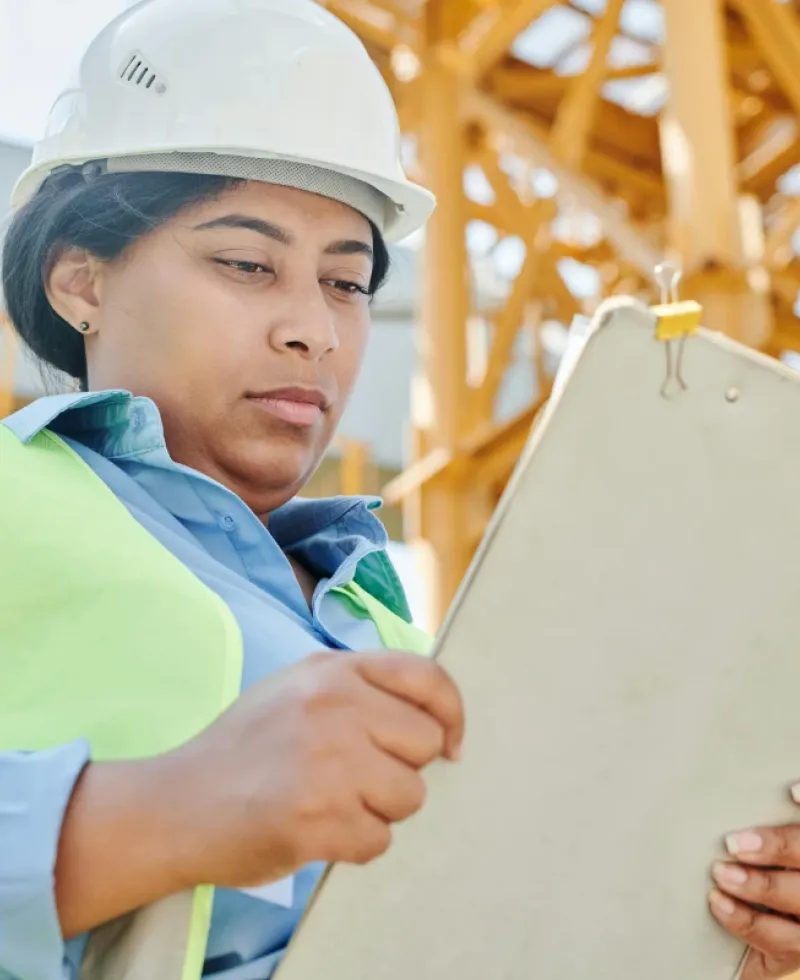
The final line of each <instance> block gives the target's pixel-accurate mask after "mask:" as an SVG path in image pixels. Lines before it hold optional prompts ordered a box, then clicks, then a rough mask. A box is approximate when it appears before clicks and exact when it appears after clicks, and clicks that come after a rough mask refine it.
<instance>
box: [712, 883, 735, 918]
mask: <svg viewBox="0 0 800 980" xmlns="http://www.w3.org/2000/svg"><path fill="white" fill-rule="evenodd" d="M708 900H709V902H710V903H711V907H712V908H713V909H714V911H715V912H718V913H719V914H720V915H726V916H727V915H733V913H734V912H735V911H736V906H735V905H734V904H733V902H732V901H731V900H730V899H729V898H728V897H727V896H726V895H723V894H722V892H718V891H717V890H716V889H714V891H712V892H711V894H710V895H709V896H708Z"/></svg>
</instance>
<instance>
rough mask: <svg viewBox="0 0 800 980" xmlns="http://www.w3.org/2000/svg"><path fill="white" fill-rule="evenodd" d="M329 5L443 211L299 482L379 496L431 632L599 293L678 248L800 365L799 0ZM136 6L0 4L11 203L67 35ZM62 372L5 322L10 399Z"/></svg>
mask: <svg viewBox="0 0 800 980" xmlns="http://www.w3.org/2000/svg"><path fill="white" fill-rule="evenodd" d="M323 5H324V6H326V7H328V8H329V9H330V10H332V11H333V12H334V13H336V14H337V15H338V16H340V17H341V18H342V19H343V20H344V21H345V22H346V23H347V24H348V25H349V26H350V27H352V28H353V29H354V30H355V31H356V32H357V33H358V34H359V35H360V36H361V38H362V40H363V41H364V43H365V44H366V46H367V48H368V50H369V52H370V54H371V55H372V57H373V58H374V60H375V62H376V63H377V65H378V66H379V68H380V69H381V71H382V73H383V75H384V77H385V78H386V80H387V82H388V83H389V85H390V87H391V89H392V92H393V93H394V96H395V99H396V102H397V105H398V108H399V111H400V116H401V122H402V127H403V134H404V136H403V152H404V155H405V163H406V167H407V170H408V173H409V175H410V176H411V177H412V178H413V179H416V180H418V181H420V182H421V183H423V184H426V185H427V186H428V187H430V188H431V189H432V190H433V191H434V192H435V193H436V194H437V196H438V198H439V202H440V203H439V208H438V210H437V212H436V215H435V217H434V219H433V221H432V223H431V225H430V226H429V227H428V230H427V232H426V234H425V236H424V237H423V236H418V237H415V238H414V239H411V240H407V241H406V242H404V243H402V244H401V245H400V246H399V247H397V248H395V249H394V250H393V272H392V276H391V278H390V281H389V283H388V285H387V286H386V287H385V288H384V290H383V291H382V293H381V294H380V295H379V296H378V298H377V300H376V302H375V305H374V311H373V313H374V329H373V333H372V337H371V341H370V347H369V350H368V355H367V359H366V363H365V367H364V371H363V374H362V377H361V380H360V383H359V386H358V388H357V390H356V393H355V395H354V397H353V400H352V403H351V405H350V407H349V410H348V413H347V415H346V417H345V421H344V424H343V426H342V430H341V433H340V439H339V440H338V441H337V443H336V445H335V446H333V447H332V449H331V452H330V455H329V458H328V459H326V460H325V462H324V463H323V465H322V467H321V468H320V470H319V471H318V473H317V475H316V477H315V478H314V480H313V482H312V484H311V486H310V487H309V488H308V493H309V494H312V495H329V494H334V493H369V494H373V493H375V494H377V493H381V494H383V496H384V497H385V500H386V504H387V506H386V507H385V509H384V511H383V517H384V520H385V523H386V526H387V528H388V530H389V533H390V535H391V537H392V539H393V542H394V545H393V552H394V556H395V558H396V560H397V562H398V565H399V568H400V572H401V575H402V576H403V578H404V579H405V581H406V583H407V585H408V588H409V592H410V600H411V604H412V608H413V609H414V612H415V614H416V616H417V619H418V620H419V621H420V622H421V623H422V624H423V625H426V626H428V627H431V628H433V627H435V626H436V625H437V623H438V622H439V621H440V619H441V616H442V614H443V612H444V610H445V609H446V607H447V604H448V603H449V601H450V599H451V598H452V596H453V594H454V592H455V590H456V588H457V586H458V583H459V582H460V580H461V578H462V576H463V574H464V572H465V570H466V568H467V566H468V564H469V562H470V560H471V558H472V555H473V553H474V550H475V547H476V545H477V543H478V542H479V540H480V538H481V536H482V534H483V532H484V530H485V528H486V525H487V522H488V521H489V520H490V518H491V515H492V512H493V510H494V508H495V506H496V504H497V501H498V499H499V496H500V494H501V493H502V491H503V488H504V486H505V484H506V481H507V480H508V477H509V475H510V473H511V471H512V469H513V467H514V464H515V462H516V460H517V459H518V457H519V454H520V451H521V449H522V447H523V445H524V442H525V439H526V438H527V434H528V432H529V430H530V426H531V423H532V421H533V419H534V416H535V414H536V412H537V411H538V410H539V408H540V407H541V406H542V404H543V402H544V400H545V399H546V398H547V396H548V393H549V391H550V388H551V385H552V382H553V377H554V374H555V372H556V370H557V368H558V364H559V361H560V359H561V357H562V355H563V353H564V350H565V347H566V344H567V342H568V338H569V337H570V330H571V329H573V330H576V331H579V330H580V329H581V326H582V325H583V324H584V323H585V321H584V320H583V319H582V318H583V317H585V316H587V315H591V313H592V311H593V309H594V308H595V307H596V305H597V304H598V302H600V300H602V299H603V298H605V297H607V296H610V295H613V294H619V293H624V294H631V295H636V296H639V297H640V298H642V299H643V300H645V301H648V302H652V301H656V300H657V299H658V298H659V296H658V289H657V285H656V280H655V271H654V270H655V267H656V265H657V264H658V263H659V262H661V261H662V260H663V259H664V258H668V259H670V260H672V261H676V262H677V263H678V264H679V265H680V267H681V268H682V270H683V273H684V278H683V282H682V286H681V293H682V297H683V298H693V299H697V300H699V301H700V302H701V303H702V304H703V306H704V310H705V324H706V326H708V327H711V328H712V329H715V330H721V331H724V332H726V333H728V334H730V335H731V336H733V337H735V338H737V339H738V340H741V341H743V342H744V343H746V344H748V345H750V346H752V347H754V348H758V349H760V350H762V351H764V352H766V353H768V354H769V355H771V356H774V357H780V358H782V359H784V360H785V361H787V362H788V363H790V364H792V365H793V366H794V365H795V363H800V354H798V353H796V352H800V320H798V313H800V305H799V304H798V290H799V289H800V261H798V249H799V248H800V235H798V218H800V129H799V128H798V115H799V114H800V3H799V2H798V0H730V2H723V0H569V2H557V0H324V2H323ZM126 6H131V3H130V2H127V3H126V2H125V0H0V92H2V93H3V94H2V96H1V97H0V200H1V201H2V202H6V201H7V200H8V196H9V194H10V191H11V187H12V185H13V183H14V181H15V180H16V178H17V177H18V175H19V174H20V173H21V172H22V170H23V169H24V168H25V166H26V164H27V161H28V159H29V155H30V146H31V144H32V142H33V141H34V140H35V139H36V138H37V137H38V135H39V134H40V131H41V129H42V128H43V125H44V122H45V119H46V116H47V112H48V110H49V107H50V104H51V102H52V101H53V99H54V97H55V95H56V93H57V92H58V90H59V88H60V87H61V86H62V85H63V84H64V83H65V81H66V80H67V78H68V77H69V74H70V72H71V70H72V69H73V68H74V65H75V63H76V60H77V58H78V57H79V55H80V52H81V50H82V49H83V47H84V46H85V45H86V44H87V43H88V41H89V40H90V39H91V38H92V36H93V35H94V34H95V33H96V32H97V31H98V30H99V28H100V27H102V26H103V24H105V23H106V22H107V21H108V20H109V19H110V18H111V17H113V16H114V15H115V14H116V13H118V12H119V11H120V10H121V9H123V8H124V7H126ZM256 108H257V107H255V106H254V109H256ZM308 124H309V125H313V120H309V123H308ZM357 124H358V121H357V120H354V125H357ZM1 305H2V297H0V314H1V313H2V310H1ZM54 384H55V385H56V386H57V384H58V382H57V381H55V382H54V381H52V380H51V381H49V382H48V384H47V385H45V382H44V380H43V379H42V377H41V376H40V374H39V372H38V370H37V368H36V366H35V365H34V364H32V363H31V362H30V361H29V360H28V358H27V357H26V356H25V354H24V352H22V351H20V350H19V349H17V346H16V345H15V343H14V340H13V335H12V333H11V330H10V329H9V328H8V325H7V324H5V323H3V322H2V321H0V416H2V415H4V414H6V413H8V412H11V411H13V410H14V409H15V408H17V407H21V406H22V405H24V404H25V403H26V402H27V401H29V400H30V399H32V398H35V397H37V396H38V395H39V394H42V393H43V392H44V391H45V390H46V388H47V390H52V389H53V385H54Z"/></svg>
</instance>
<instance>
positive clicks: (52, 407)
mask: <svg viewBox="0 0 800 980" xmlns="http://www.w3.org/2000/svg"><path fill="white" fill-rule="evenodd" d="M397 150H398V137H397V120H396V117H395V114H394V110H393V107H392V105H391V101H390V99H389V96H388V93H387V90H386V88H385V86H384V84H383V82H382V80H381V78H380V76H379V74H378V72H377V71H376V69H375V68H374V67H373V65H372V64H371V62H370V61H369V59H368V57H367V55H366V53H365V51H364V49H363V48H362V46H361V45H360V43H359V42H358V40H357V39H356V38H355V37H354V36H353V35H352V34H351V33H350V32H349V31H348V30H346V29H345V28H344V27H343V26H342V25H341V24H340V23H339V22H338V21H336V20H335V19H334V18H333V17H331V16H330V15H328V14H327V13H325V12H324V11H323V10H321V9H320V8H318V7H316V6H315V5H313V4H311V3H309V2H306V0H250V2H249V3H248V4H246V5H243V4H241V3H240V2H236V0H150V2H145V3H142V4H139V5H138V6H136V7H135V8H133V9H131V10H129V11H128V12H126V13H125V14H123V15H122V16H121V17H119V18H117V20H116V21H114V22H113V23H112V24H111V25H110V26H109V27H108V28H106V30H104V31H103V32H102V33H101V34H100V35H99V36H98V38H97V39H96V40H95V41H94V42H93V43H92V45H91V46H90V48H89V50H88V51H87V53H86V55H85V57H84V59H83V62H82V65H81V71H80V77H79V79H78V80H77V81H76V83H75V84H74V85H73V86H71V87H70V88H69V89H68V90H67V91H66V92H65V93H64V95H63V96H62V97H61V98H60V99H59V100H58V102H57V103H56V105H55V107H54V109H53V112H52V115H51V120H50V126H49V129H48V134H47V136H46V138H45V139H44V140H43V141H42V143H41V144H40V145H39V146H38V147H37V148H36V152H35V155H34V160H33V163H32V166H31V168H30V169H29V171H28V172H27V173H26V174H25V175H23V177H22V179H21V181H20V183H19V185H18V187H17V189H16V192H15V206H16V211H17V213H16V215H15V217H14V220H13V223H12V225H11V227H10V230H9V232H8V236H7V239H6V245H5V251H4V269H3V281H4V289H5V296H6V301H7V305H8V308H9V312H10V314H11V316H12V319H13V321H14V323H15V326H16V328H17V330H18V331H19V333H20V335H21V337H22V339H23V340H24V341H25V342H26V344H27V345H28V346H29V347H30V348H31V349H32V350H33V351H34V353H35V354H36V355H37V356H38V357H39V358H40V359H42V360H43V361H44V362H45V363H47V364H49V365H51V366H52V367H53V368H56V369H58V370H59V371H62V372H65V373H66V374H68V375H70V376H71V377H72V378H73V379H75V381H76V382H77V387H78V388H79V391H77V392H76V393H74V394H70V395H64V396H58V397H51V398H44V399H41V400H40V401H38V402H36V403H34V404H33V405H31V406H29V407H28V408H26V409H23V410H22V411H21V412H19V413H17V414H16V415H15V416H12V417H11V418H10V419H9V420H6V423H5V425H3V426H0V458H1V459H2V460H3V463H4V464H5V465H4V466H3V467H2V468H0V514H2V518H3V561H2V562H0V633H1V634H2V637H3V651H4V683H3V690H2V691H0V748H3V749H5V750H6V751H5V752H4V753H0V976H1V977H13V978H23V980H55V978H60V977H63V976H67V977H70V978H73V977H78V976H80V977H82V978H89V980H91V978H95V977H101V978H106V980H108V978H110V977H113V978H142V980H145V978H146V980H162V978H163V980H176V978H178V977H180V978H184V980H195V978H198V977H200V976H201V975H203V976H209V977H211V976H213V977H218V978H225V980H264V978H266V977H268V976H269V975H270V974H271V973H272V971H273V969H274V968H275V965H276V963H277V962H278V959H279V957H280V955H281V952H282V951H283V949H284V948H285V946H286V944H287V942H288V940H289V938H290V936H291V934H292V931H293V929H294V928H295V926H296V924H297V922H298V920H299V918H300V916H301V914H302V911H303V909H304V907H305V905H306V903H307V901H308V898H309V896H310V894H311V892H312V890H313V888H314V886H315V885H316V883H317V881H318V880H319V877H320V874H321V871H322V868H323V867H324V865H325V864H326V863H327V862H331V861H351V862H364V861H368V860H370V859H372V858H374V857H376V856H377V855H379V854H381V853H382V852H383V851H384V850H385V849H386V847H387V846H388V845H389V843H390V835H391V825H392V823H394V822H396V821H399V820H402V819H404V818H406V817H408V816H409V815H411V814H412V813H414V812H415V811H416V810H417V809H418V808H419V807H420V806H421V805H422V802H423V796H424V789H423V784H422V782H421V778H420V775H419V773H420V770H421V769H423V768H424V767H425V766H426V765H427V764H428V763H429V762H430V761H431V760H432V759H434V758H435V757H437V756H445V757H446V758H449V759H452V760H455V759H457V757H458V753H459V747H460V743H461V738H462V731H463V718H462V708H461V702H460V699H459V695H458V692H457V691H456V690H455V688H454V686H453V684H452V682H451V681H450V680H449V679H448V677H447V676H446V675H445V674H444V673H443V672H442V671H441V670H439V669H438V668H437V667H436V666H435V665H433V664H432V663H430V662H429V661H427V660H426V659H425V658H424V657H420V656H416V655H415V654H419V653H424V652H426V651H427V649H428V646H429V644H428V641H427V639H426V638H425V637H423V636H422V635H421V634H419V633H418V632H417V631H415V630H414V629H413V627H411V626H410V625H409V624H408V610H407V606H406V603H405V600H404V597H403V594H402V589H401V587H400V585H399V582H398V580H397V576H396V575H395V573H394V571H393V569H392V567H391V564H390V563H389V561H388V558H387V556H386V551H385V546H386V537H385V534H384V532H383V531H382V529H381V527H380V525H379V524H378V523H377V521H376V519H375V518H374V517H373V516H372V514H371V513H370V507H371V505H370V504H369V503H368V502H364V501H360V500H333V501H300V500H297V499H295V498H296V494H297V493H298V491H299V490H300V489H301V488H302V487H303V485H304V484H305V482H306V481H307V479H308V477H309V476H310V474H311V473H312V472H313V470H314V468H315V467H316V465H317V464H318V462H319V460H320V458H321V456H322V454H323V452H324V450H325V448H326V446H327V445H328V443H329V441H330V438H331V436H332V434H333V432H334V430H335V428H336V424H337V422H338V420H339V418H340V417H341V413H342V411H343V408H344V406H345V403H346V401H347V397H348V394H349V392H350V390H351V388H352V386H353V383H354V381H355V378H356V375H357V373H358V368H359V364H360V362H361V358H362V355H363V351H364V345H365V342H366V337H367V331H368V328H369V310H368V307H369V299H370V297H371V296H372V295H373V294H374V292H375V290H376V289H377V288H378V286H379V285H380V283H381V281H382V280H383V277H384V276H385V274H386V271H387V264H388V260H387V252H386V246H385V240H386V239H393V238H397V237H402V236H403V235H405V234H407V233H408V232H410V231H411V230H413V229H414V228H415V227H418V226H420V225H421V224H423V223H424V221H425V219H426V218H427V216H428V214H429V213H430V210H431V207H432V199H431V197H430V195H429V194H427V193H426V192H425V191H423V190H422V189H420V188H417V187H415V186H414V185H412V184H409V183H408V182H407V181H406V180H405V178H404V177H403V174H402V171H401V170H400V167H399V165H398V162H397ZM43 610H46V615H44V616H43V615H41V613H42V611H43ZM387 648H391V649H393V650H400V649H406V650H409V651H411V653H399V652H387ZM337 650H351V651H353V650H358V651H364V650H367V651H369V650H378V651H380V652H378V653H369V652H367V653H353V654H352V655H350V656H348V657H340V656H337V655H336V654H335V653H334V652H332V651H337ZM320 651H321V652H320ZM240 692H243V693H242V695H241V697H239V694H240ZM234 701H235V703H234V704H233V705H232V706H230V705H231V703H232V702H234ZM54 745H55V746H57V747H56V748H52V746H54ZM90 745H91V750H90ZM21 748H24V749H25V750H26V751H25V752H21V751H14V750H15V749H21ZM37 750H38V751H37ZM90 755H91V758H90ZM774 833H778V832H777V831H776V832H774ZM782 833H785V834H787V833H789V831H782ZM771 840H772V838H766V842H767V843H766V844H765V848H764V851H763V853H764V855H765V859H766V858H768V859H769V861H768V863H774V861H772V857H773V855H772V852H771V851H770V850H769V842H770V841H771ZM787 854H788V852H787ZM783 863H789V862H788V861H783ZM795 877H796V876H791V877H790V879H787V881H788V880H791V881H794V878H795ZM279 879H280V880H283V883H284V885H283V887H282V889H281V890H280V894H281V897H280V898H279V897H278V895H279V891H278V890H275V889H273V890H267V891H260V892H259V891H258V890H257V888H256V886H261V885H263V884H264V883H268V882H276V881H278V880H279ZM287 879H288V881H287ZM731 880H732V879H731ZM757 880H759V879H752V878H751V882H752V881H757ZM764 880H772V879H764ZM207 883H211V884H213V885H215V886H217V889H218V890H217V892H216V895H215V897H214V900H213V906H212V896H211V892H210V889H209V888H207V887H205V886H206V884H207ZM731 887H732V886H731ZM731 887H728V889H727V890H728V891H730V890H731ZM748 887H749V886H747V885H745V886H744V888H745V889H747V888H748ZM254 888H256V891H255V892H254V891H253V889H254ZM739 894H740V895H741V896H742V897H744V898H745V899H747V898H748V897H753V896H752V895H751V894H750V893H748V892H747V891H746V890H745V891H744V892H741V891H740V892H739ZM775 904H778V905H779V904H780V902H777V903H775ZM714 907H715V908H719V907H720V906H719V903H717V904H716V905H715V906H714ZM746 908H747V907H746V906H738V907H737V911H735V912H734V913H733V916H732V917H729V918H728V919H727V921H728V922H729V923H731V924H732V929H733V931H738V932H741V929H742V926H741V925H740V924H739V923H740V919H741V917H742V916H745V915H749V914H750V913H748V912H746V911H745V909H746ZM135 910H139V911H135ZM786 911H792V909H786ZM762 920H763V917H762V916H759V917H758V918H757V921H758V923H762ZM767 924H768V925H769V926H771V927H772V928H780V929H782V930H783V934H782V935H778V936H777V937H776V938H775V942H774V943H773V944H772V945H770V943H772V942H773V941H772V940H770V939H769V937H767V939H768V940H769V941H767V942H766V945H765V946H764V948H765V949H767V950H768V951H769V952H771V953H772V954H773V960H767V959H764V960H763V962H762V960H754V961H753V962H754V963H755V964H756V966H755V967H754V968H753V970H751V975H750V977H748V980H755V978H760V977H762V976H763V977H767V976H770V977H777V976H779V975H781V972H780V971H781V970H782V969H783V968H784V967H787V966H790V965H792V964H793V963H794V962H795V960H792V958H791V951H792V950H793V949H796V948H797V947H798V942H797V940H796V938H795V932H796V931H798V930H800V927H798V926H796V925H794V924H793V923H792V922H791V921H790V919H789V918H779V917H774V918H770V919H769V921H768V923H767ZM758 928H759V929H760V928H763V925H759V926H758ZM754 938H757V937H756V935H755V934H754ZM798 962H800V961H798Z"/></svg>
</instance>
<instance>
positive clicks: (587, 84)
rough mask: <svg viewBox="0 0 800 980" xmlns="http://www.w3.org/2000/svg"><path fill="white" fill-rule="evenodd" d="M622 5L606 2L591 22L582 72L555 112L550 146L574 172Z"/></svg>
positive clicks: (611, 0) (580, 159)
mask: <svg viewBox="0 0 800 980" xmlns="http://www.w3.org/2000/svg"><path fill="white" fill-rule="evenodd" d="M624 3H625V0H608V3H607V5H606V10H605V13H604V14H603V15H602V17H600V18H599V19H598V20H597V21H596V22H595V29H594V35H593V42H594V44H593V49H592V55H591V58H590V59H589V64H588V65H587V67H586V71H584V72H583V73H582V74H580V75H576V76H575V78H574V79H572V81H571V82H570V85H569V87H568V88H567V91H566V94H565V95H564V99H563V100H562V102H561V105H560V106H559V109H558V115H557V117H556V121H555V124H554V126H553V132H552V134H551V138H550V142H551V146H552V149H553V152H554V153H555V154H556V156H558V157H560V158H561V159H562V160H563V161H564V163H566V164H567V166H569V167H573V168H575V169H578V168H580V167H581V166H582V164H583V159H584V156H585V154H586V148H587V146H588V144H589V133H590V132H591V129H592V124H593V122H594V114H595V110H596V108H597V103H598V100H599V98H600V90H601V88H602V85H603V82H604V81H605V77H606V73H607V71H608V52H609V49H610V48H611V42H612V41H613V40H614V35H615V34H616V33H617V26H618V24H619V17H620V13H621V12H622V7H623V5H624Z"/></svg>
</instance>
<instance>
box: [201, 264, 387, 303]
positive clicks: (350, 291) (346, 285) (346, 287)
mask: <svg viewBox="0 0 800 980" xmlns="http://www.w3.org/2000/svg"><path fill="white" fill-rule="evenodd" d="M214 261H215V262H217V263H218V264H219V265H224V266H227V267H228V268H229V269H233V270H234V271H235V272H242V273H244V274H245V275H248V276H249V275H255V274H256V273H257V272H259V271H260V272H266V273H271V272H272V269H269V268H267V266H265V265H261V264H260V263H258V262H245V261H240V260H238V259H215V260H214ZM322 282H325V283H328V284H329V285H331V286H333V287H334V289H336V290H337V291H338V292H340V293H344V294H345V295H347V296H355V295H357V294H360V295H361V296H369V294H370V293H369V289H367V287H366V286H362V285H361V283H358V282H351V281H350V280H349V279H323V280H322Z"/></svg>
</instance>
